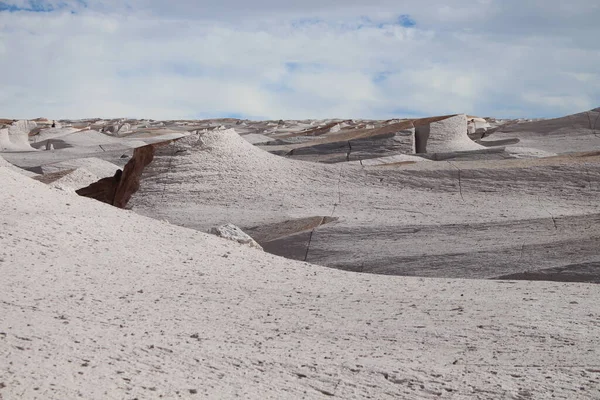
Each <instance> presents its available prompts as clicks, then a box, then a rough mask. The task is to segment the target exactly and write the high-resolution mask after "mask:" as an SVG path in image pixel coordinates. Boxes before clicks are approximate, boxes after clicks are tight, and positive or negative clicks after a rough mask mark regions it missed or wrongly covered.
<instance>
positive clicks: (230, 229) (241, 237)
mask: <svg viewBox="0 0 600 400" xmlns="http://www.w3.org/2000/svg"><path fill="white" fill-rule="evenodd" d="M209 233H211V234H213V235H216V236H218V237H222V238H224V239H228V240H232V241H234V242H238V243H240V244H245V245H247V246H249V247H252V248H255V249H259V250H262V249H263V248H262V247H261V246H260V245H259V244H258V243H256V241H255V240H254V239H252V238H251V237H250V236H249V235H248V234H246V233H245V232H244V231H242V230H241V229H240V228H238V227H237V226H235V225H233V224H226V225H221V226H217V227H214V228H211V230H210V231H209Z"/></svg>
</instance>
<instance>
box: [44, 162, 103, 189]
mask: <svg viewBox="0 0 600 400" xmlns="http://www.w3.org/2000/svg"><path fill="white" fill-rule="evenodd" d="M109 176H110V175H109ZM103 178H104V177H103ZM99 179H100V177H99V176H98V175H95V174H93V173H91V172H90V171H88V170H87V169H85V168H77V169H75V170H74V171H72V172H69V173H68V174H66V175H65V176H63V177H61V178H60V179H57V180H55V181H53V182H51V183H50V184H49V186H50V187H53V188H56V189H60V190H64V191H66V192H72V193H75V191H76V190H77V189H81V188H84V187H86V186H88V185H91V184H92V183H94V182H97V181H98V180H99Z"/></svg>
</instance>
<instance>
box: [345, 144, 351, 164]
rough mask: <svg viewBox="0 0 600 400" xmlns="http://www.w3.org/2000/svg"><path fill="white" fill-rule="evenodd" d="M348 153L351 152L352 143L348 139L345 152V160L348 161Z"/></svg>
mask: <svg viewBox="0 0 600 400" xmlns="http://www.w3.org/2000/svg"><path fill="white" fill-rule="evenodd" d="M350 153H352V143H351V142H350V141H349V140H348V153H346V161H350Z"/></svg>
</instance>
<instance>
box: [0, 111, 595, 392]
mask: <svg viewBox="0 0 600 400" xmlns="http://www.w3.org/2000/svg"><path fill="white" fill-rule="evenodd" d="M8 117H9V116H8ZM0 185H1V189H0V210H2V212H1V213H0V225H1V228H0V271H1V272H2V277H3V278H2V279H0V398H6V399H13V398H39V399H49V398H52V399H66V398H79V397H80V398H89V399H91V398H93V399H106V398H114V399H121V398H130V399H133V398H140V399H142V398H161V397H162V398H236V397H237V398H256V399H263V398H273V399H282V398H294V399H296V398H309V399H313V398H332V397H334V398H342V399H353V398H356V399H359V398H361V399H362V398H373V399H384V398H389V399H398V398H407V399H412V398H423V399H429V398H447V399H545V398H558V399H597V398H599V397H600V364H599V362H598V360H599V359H600V354H599V351H600V350H599V349H600V311H599V308H598V303H599V301H600V290H599V286H598V285H597V283H600V224H599V222H600V202H599V201H598V198H599V197H600V196H599V194H600V109H599V108H597V109H593V110H589V111H583V112H581V113H578V114H574V115H569V116H564V117H561V118H556V119H544V120H533V119H532V120H523V119H522V120H502V119H495V118H492V117H485V118H484V117H477V116H471V115H467V114H456V115H445V116H432V117H428V118H420V119H394V120H386V121H382V120H340V119H330V120H293V121H292V120H273V121H252V120H239V119H212V120H201V121H196V120H189V121H155V120H133V119H113V120H104V119H97V118H96V119H84V120H58V121H54V120H51V119H45V118H38V119H36V120H29V121H15V120H12V119H10V118H7V119H2V120H0ZM225 224H233V225H235V226H236V227H238V228H239V230H241V231H243V232H245V234H247V235H249V237H245V238H244V239H243V240H242V239H240V238H239V237H237V236H236V237H233V236H232V237H230V239H236V240H237V241H240V242H242V241H244V242H246V244H243V243H238V242H237V241H236V240H228V239H227V238H220V237H216V236H215V235H213V234H209V233H208V232H210V231H211V230H212V229H213V228H215V227H219V226H223V225H225ZM213 232H214V230H213ZM236 232H237V231H236ZM222 236H227V234H225V235H222ZM248 241H250V243H251V244H252V246H248V245H247V242H248Z"/></svg>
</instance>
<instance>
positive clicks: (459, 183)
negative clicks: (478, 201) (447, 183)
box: [448, 161, 465, 201]
mask: <svg viewBox="0 0 600 400" xmlns="http://www.w3.org/2000/svg"><path fill="white" fill-rule="evenodd" d="M448 164H450V165H451V166H452V167H454V168H456V170H457V171H458V190H459V193H460V198H461V199H462V201H465V198H464V196H463V190H462V179H461V173H462V171H461V170H460V168H458V167H457V166H456V165H454V164H453V163H451V162H450V161H448Z"/></svg>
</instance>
